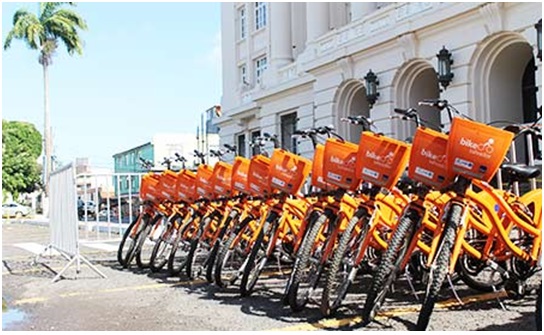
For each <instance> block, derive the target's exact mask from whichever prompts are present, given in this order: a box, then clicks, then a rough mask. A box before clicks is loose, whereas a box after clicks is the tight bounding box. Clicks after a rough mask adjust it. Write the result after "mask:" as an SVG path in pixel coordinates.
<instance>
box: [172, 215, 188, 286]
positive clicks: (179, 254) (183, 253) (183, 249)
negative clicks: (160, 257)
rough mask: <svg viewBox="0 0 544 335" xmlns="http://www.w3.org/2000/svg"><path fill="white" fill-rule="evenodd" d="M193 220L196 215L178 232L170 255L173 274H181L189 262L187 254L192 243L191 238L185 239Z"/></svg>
mask: <svg viewBox="0 0 544 335" xmlns="http://www.w3.org/2000/svg"><path fill="white" fill-rule="evenodd" d="M193 221H194V217H191V219H190V221H189V222H187V223H185V224H184V226H185V227H184V228H183V229H182V230H181V231H180V232H178V234H177V236H176V239H175V240H174V245H173V246H172V250H171V251H170V256H169V257H168V273H170V275H172V276H179V275H180V274H181V271H182V270H183V268H185V266H186V264H187V256H188V254H189V250H190V247H191V244H190V241H189V240H187V239H185V234H186V232H187V230H188V229H191V226H192V222H193Z"/></svg>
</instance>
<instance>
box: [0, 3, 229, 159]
mask: <svg viewBox="0 0 544 335" xmlns="http://www.w3.org/2000/svg"><path fill="white" fill-rule="evenodd" d="M19 8H26V9H28V10H30V11H34V12H36V11H37V8H38V5H37V3H34V2H33V3H28V2H27V3H2V46H3V44H4V40H5V37H6V35H7V33H8V32H9V30H10V29H11V27H12V18H13V14H14V13H15V11H16V10H17V9H19ZM73 9H74V10H76V11H77V12H78V13H79V14H81V15H82V16H83V17H84V18H85V20H86V22H87V25H88V30H87V31H83V32H82V33H81V36H82V38H83V40H84V43H85V44H84V54H83V56H78V55H74V56H69V55H68V54H67V52H66V49H65V48H64V47H63V46H62V45H61V47H60V48H59V50H58V52H57V54H56V56H55V57H54V59H53V65H52V66H51V67H50V70H49V97H50V110H51V125H52V127H53V141H54V154H55V155H56V156H57V157H58V158H59V159H60V160H61V161H62V162H64V163H68V162H70V161H74V160H75V158H76V157H88V158H89V159H90V163H91V165H93V166H99V167H113V158H112V155H113V154H115V153H117V152H120V151H124V150H127V149H130V148H132V147H135V146H138V145H141V144H144V143H146V142H148V141H150V140H151V138H152V136H153V135H154V134H155V133H161V132H165V133H171V132H180V133H195V132H196V127H197V125H198V124H199V122H200V113H201V112H203V111H204V110H206V109H207V108H209V107H210V106H212V105H215V104H219V103H220V99H221V40H220V39H221V36H220V27H221V15H220V3H203V2H199V3H190V2H186V3H129V2H126V3H122V2H121V3H107V2H101V3H100V2H96V3H77V6H76V7H74V8H73ZM37 59H38V54H37V51H35V50H31V49H29V48H28V47H27V46H26V44H24V43H23V42H22V41H20V40H14V41H13V42H12V44H11V48H10V49H8V50H7V51H4V50H3V49H2V118H3V119H7V120H18V121H27V122H31V123H33V124H34V125H35V126H36V128H37V129H38V130H39V131H40V133H43V72H42V67H41V65H40V64H39V63H38V60H37Z"/></svg>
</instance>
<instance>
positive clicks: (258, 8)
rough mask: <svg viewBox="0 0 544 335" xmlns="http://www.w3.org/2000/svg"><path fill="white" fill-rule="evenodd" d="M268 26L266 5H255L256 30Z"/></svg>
mask: <svg viewBox="0 0 544 335" xmlns="http://www.w3.org/2000/svg"><path fill="white" fill-rule="evenodd" d="M265 26H266V3H265V2H256V3H255V30H259V29H261V28H264V27H265Z"/></svg>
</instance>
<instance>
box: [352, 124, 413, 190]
mask: <svg viewBox="0 0 544 335" xmlns="http://www.w3.org/2000/svg"><path fill="white" fill-rule="evenodd" d="M409 154H410V145H409V144H407V143H404V142H401V141H399V140H395V139H393V138H390V137H387V136H384V135H380V134H376V133H373V132H370V131H364V132H363V133H362V134H361V139H360V141H359V152H358V153H357V176H358V177H359V178H361V179H362V180H364V181H366V182H370V183H372V184H373V185H377V186H381V187H384V188H391V187H393V186H394V185H395V184H396V183H397V181H398V180H399V178H400V176H401V174H402V172H403V171H404V169H405V168H406V164H407V163H408V158H409Z"/></svg>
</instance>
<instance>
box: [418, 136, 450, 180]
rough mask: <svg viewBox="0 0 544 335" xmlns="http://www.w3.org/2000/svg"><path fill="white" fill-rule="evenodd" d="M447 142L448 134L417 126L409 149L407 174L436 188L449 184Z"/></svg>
mask: <svg viewBox="0 0 544 335" xmlns="http://www.w3.org/2000/svg"><path fill="white" fill-rule="evenodd" d="M447 144H448V135H446V134H443V133H441V132H438V131H436V130H432V129H430V128H418V129H417V130H416V133H415V135H414V140H413V141H412V149H411V150H410V160H409V163H408V176H409V177H410V178H411V179H413V180H415V181H419V182H422V183H423V184H425V185H427V186H431V187H435V188H437V189H441V188H443V187H445V186H446V185H447V184H449V179H448V178H447V176H448V169H447V166H446V149H447Z"/></svg>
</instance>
